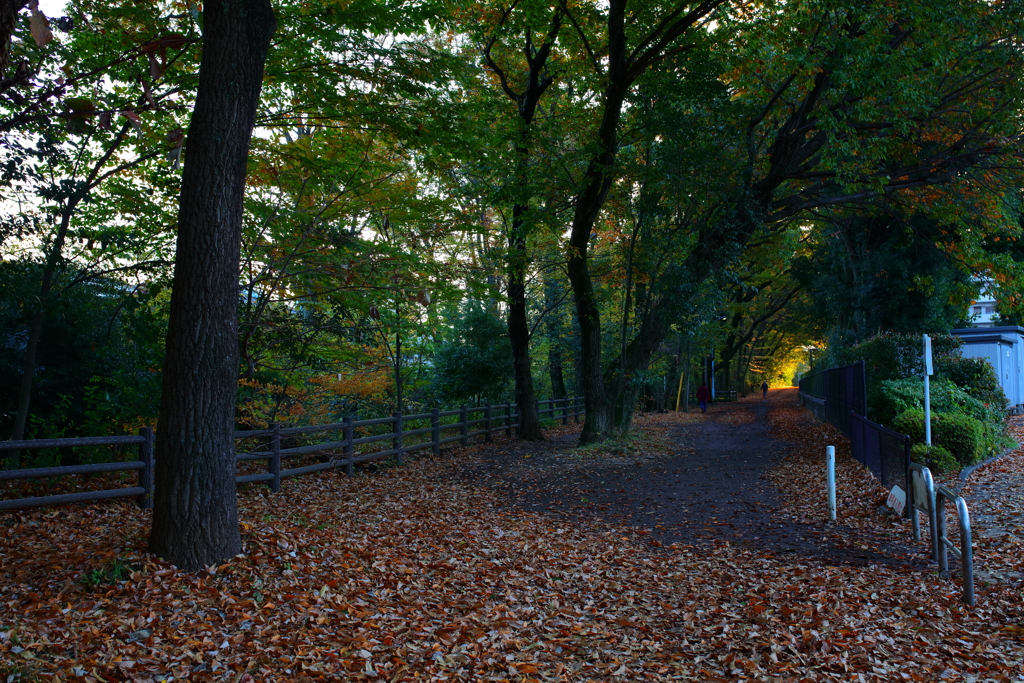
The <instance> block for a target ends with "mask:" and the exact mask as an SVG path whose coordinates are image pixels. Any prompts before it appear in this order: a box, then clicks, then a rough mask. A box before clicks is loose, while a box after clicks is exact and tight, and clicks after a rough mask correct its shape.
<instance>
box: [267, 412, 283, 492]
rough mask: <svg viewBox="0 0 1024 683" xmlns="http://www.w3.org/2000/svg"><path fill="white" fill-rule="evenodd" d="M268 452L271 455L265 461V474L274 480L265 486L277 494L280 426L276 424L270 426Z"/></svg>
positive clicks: (279, 480) (279, 463)
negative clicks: (271, 476) (268, 474)
mask: <svg viewBox="0 0 1024 683" xmlns="http://www.w3.org/2000/svg"><path fill="white" fill-rule="evenodd" d="M270 451H271V453H272V455H271V456H270V459H269V460H268V461H267V472H269V473H270V474H272V475H274V478H273V479H271V480H270V481H268V482H267V486H269V487H270V490H271V491H273V492H274V493H277V492H279V491H280V490H281V425H280V424H278V423H277V422H272V423H271V424H270Z"/></svg>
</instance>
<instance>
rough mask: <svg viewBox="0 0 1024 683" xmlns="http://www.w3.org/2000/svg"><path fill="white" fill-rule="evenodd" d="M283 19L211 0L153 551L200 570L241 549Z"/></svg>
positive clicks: (168, 371) (170, 351)
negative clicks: (246, 393)
mask: <svg viewBox="0 0 1024 683" xmlns="http://www.w3.org/2000/svg"><path fill="white" fill-rule="evenodd" d="M275 28H276V20H275V18H274V13H273V10H272V9H271V6H270V2H269V0H207V2H206V3H205V5H204V10H203V34H204V38H203V56H202V61H201V63H200V67H199V88H198V91H197V94H196V105H195V111H194V112H193V114H192V122H191V124H190V125H189V132H188V139H187V140H186V144H185V150H186V158H185V170H184V174H183V176H182V184H181V199H180V204H179V208H178V239H177V261H176V264H175V271H174V288H173V294H172V297H171V314H170V321H169V325H168V330H167V351H166V356H165V362H164V371H163V392H162V396H161V404H160V418H159V422H158V424H159V438H158V439H157V441H156V448H157V451H156V482H155V488H156V491H155V500H154V510H153V529H152V533H151V535H150V541H149V548H150V551H151V552H153V553H155V554H156V555H159V556H160V557H163V558H165V559H167V560H170V561H171V562H173V563H174V564H175V565H177V566H178V567H180V568H182V569H185V570H188V571H192V570H196V569H200V568H202V567H204V566H207V565H210V564H213V563H216V562H220V561H222V560H225V559H227V558H230V557H232V556H234V555H236V554H238V552H240V550H241V539H240V536H239V531H238V509H237V501H236V492H235V442H234V422H235V388H236V385H237V381H238V372H239V367H238V365H239V352H238V306H239V300H238V267H239V249H240V241H241V240H240V236H241V225H242V207H243V204H242V202H243V195H244V192H245V178H246V165H247V162H248V155H249V140H250V137H251V135H252V129H253V124H254V121H255V117H256V107H257V105H258V103H259V97H260V88H261V87H262V83H263V65H264V62H265V61H266V56H267V51H268V49H269V46H270V38H271V36H272V35H273V33H274V30H275Z"/></svg>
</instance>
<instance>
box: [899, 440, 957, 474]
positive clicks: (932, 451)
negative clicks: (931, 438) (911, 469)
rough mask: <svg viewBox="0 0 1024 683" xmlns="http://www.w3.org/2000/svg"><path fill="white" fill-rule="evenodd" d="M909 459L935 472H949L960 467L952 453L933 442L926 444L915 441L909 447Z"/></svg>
mask: <svg viewBox="0 0 1024 683" xmlns="http://www.w3.org/2000/svg"><path fill="white" fill-rule="evenodd" d="M910 459H911V461H913V462H916V463H920V464H922V465H924V466H925V467H927V468H928V469H930V470H931V471H932V472H936V473H940V472H951V471H953V470H956V469H959V468H960V463H958V462H957V460H956V458H954V457H953V454H952V453H950V452H949V451H948V450H946V449H945V448H943V447H942V446H938V445H935V444H933V445H931V446H928V445H927V444H923V443H915V444H914V445H913V446H912V447H911V448H910Z"/></svg>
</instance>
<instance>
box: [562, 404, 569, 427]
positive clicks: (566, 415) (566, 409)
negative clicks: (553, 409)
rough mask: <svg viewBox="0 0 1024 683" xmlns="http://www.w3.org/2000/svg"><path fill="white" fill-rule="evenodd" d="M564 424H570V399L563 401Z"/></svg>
mask: <svg viewBox="0 0 1024 683" xmlns="http://www.w3.org/2000/svg"><path fill="white" fill-rule="evenodd" d="M562 424H563V425H567V424H569V398H568V397H566V398H563V399H562Z"/></svg>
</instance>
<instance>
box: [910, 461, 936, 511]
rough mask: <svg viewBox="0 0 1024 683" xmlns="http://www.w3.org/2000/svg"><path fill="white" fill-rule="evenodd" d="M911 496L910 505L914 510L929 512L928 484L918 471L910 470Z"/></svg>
mask: <svg viewBox="0 0 1024 683" xmlns="http://www.w3.org/2000/svg"><path fill="white" fill-rule="evenodd" d="M910 486H911V496H910V504H911V507H913V508H914V509H915V510H920V511H921V512H925V513H930V512H931V507H932V506H931V499H930V498H929V497H928V483H927V482H926V481H925V478H924V475H923V474H922V473H921V472H920V471H919V470H910Z"/></svg>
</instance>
